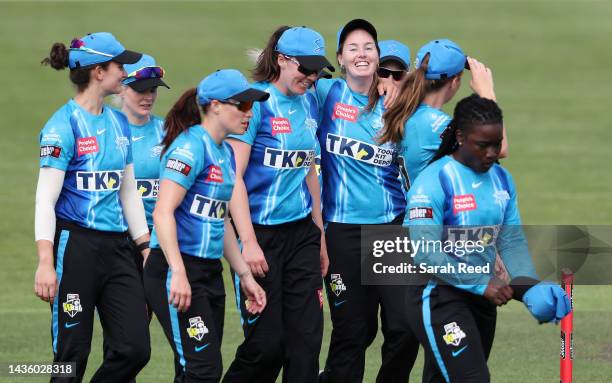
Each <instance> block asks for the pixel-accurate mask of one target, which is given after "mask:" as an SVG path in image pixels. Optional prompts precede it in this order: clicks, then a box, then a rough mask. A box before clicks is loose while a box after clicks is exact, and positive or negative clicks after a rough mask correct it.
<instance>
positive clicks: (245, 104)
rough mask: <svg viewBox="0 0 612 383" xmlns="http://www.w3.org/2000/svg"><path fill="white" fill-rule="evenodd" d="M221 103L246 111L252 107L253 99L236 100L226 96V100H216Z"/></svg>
mask: <svg viewBox="0 0 612 383" xmlns="http://www.w3.org/2000/svg"><path fill="white" fill-rule="evenodd" d="M218 101H219V102H220V103H222V104H230V105H233V106H235V107H236V108H238V110H239V111H241V112H242V113H246V112H248V111H249V110H251V109H253V104H254V101H236V100H234V99H232V98H228V99H227V100H218Z"/></svg>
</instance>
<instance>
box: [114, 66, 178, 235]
mask: <svg viewBox="0 0 612 383" xmlns="http://www.w3.org/2000/svg"><path fill="white" fill-rule="evenodd" d="M125 71H126V72H127V74H128V75H127V78H126V79H125V80H123V84H124V85H125V86H124V87H123V90H122V91H121V101H122V104H121V111H122V112H123V113H124V114H125V115H126V117H127V118H128V122H129V123H130V132H131V133H132V150H133V154H134V172H135V175H136V189H137V190H138V194H140V198H142V202H143V204H144V208H145V214H146V217H147V225H148V226H149V230H152V229H153V216H152V214H153V208H154V207H155V201H156V200H157V192H158V190H159V156H160V153H161V150H162V146H161V142H162V139H163V138H164V120H163V119H162V118H160V117H157V116H155V115H153V113H152V111H153V106H154V105H155V101H156V99H157V88H158V87H160V86H163V87H166V88H168V89H170V87H169V86H168V85H166V83H165V82H164V80H163V77H164V74H165V72H164V69H163V68H162V67H160V66H158V65H157V63H156V62H155V59H154V58H153V57H151V56H149V55H144V54H143V55H142V58H141V59H140V60H138V62H136V63H134V64H130V65H126V66H125Z"/></svg>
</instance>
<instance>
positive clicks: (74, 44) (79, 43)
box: [70, 39, 85, 49]
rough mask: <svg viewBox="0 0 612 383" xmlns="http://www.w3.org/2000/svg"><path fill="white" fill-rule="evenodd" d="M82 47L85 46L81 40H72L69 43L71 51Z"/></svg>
mask: <svg viewBox="0 0 612 383" xmlns="http://www.w3.org/2000/svg"><path fill="white" fill-rule="evenodd" d="M84 46H85V42H84V41H83V40H81V39H72V42H70V48H73V49H78V48H80V47H84Z"/></svg>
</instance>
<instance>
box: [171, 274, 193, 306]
mask: <svg viewBox="0 0 612 383" xmlns="http://www.w3.org/2000/svg"><path fill="white" fill-rule="evenodd" d="M168 303H169V304H171V305H173V306H174V307H176V309H177V310H178V311H181V312H185V311H187V310H189V307H190V306H191V286H190V285H189V280H188V279H187V272H186V271H185V270H184V269H183V270H177V271H172V278H171V279H170V297H169V298H168Z"/></svg>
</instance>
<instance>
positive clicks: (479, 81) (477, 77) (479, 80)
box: [467, 57, 495, 101]
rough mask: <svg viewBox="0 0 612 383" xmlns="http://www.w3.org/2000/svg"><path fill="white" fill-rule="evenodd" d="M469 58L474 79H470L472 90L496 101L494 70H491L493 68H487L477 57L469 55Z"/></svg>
mask: <svg viewBox="0 0 612 383" xmlns="http://www.w3.org/2000/svg"><path fill="white" fill-rule="evenodd" d="M467 60H468V63H469V65H470V71H471V72H472V79H471V80H470V87H471V88H472V90H473V91H474V92H476V94H478V95H479V96H480V97H482V98H488V99H489V100H493V101H495V89H494V86H493V72H491V69H489V68H487V67H486V66H485V65H484V64H483V63H481V62H480V61H478V60H476V59H475V58H472V57H468V59H467Z"/></svg>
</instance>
